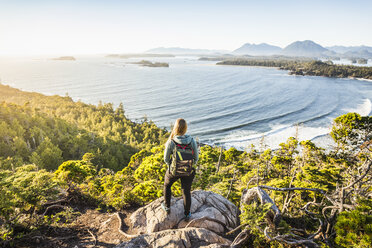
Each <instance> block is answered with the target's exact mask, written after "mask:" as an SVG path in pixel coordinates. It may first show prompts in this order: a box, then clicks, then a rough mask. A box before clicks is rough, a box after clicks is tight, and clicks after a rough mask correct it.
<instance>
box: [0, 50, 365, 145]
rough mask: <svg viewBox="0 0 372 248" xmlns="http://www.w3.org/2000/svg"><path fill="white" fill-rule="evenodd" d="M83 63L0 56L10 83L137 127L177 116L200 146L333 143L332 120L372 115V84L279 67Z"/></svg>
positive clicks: (193, 61) (1, 73)
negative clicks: (109, 108)
mask: <svg viewBox="0 0 372 248" xmlns="http://www.w3.org/2000/svg"><path fill="white" fill-rule="evenodd" d="M76 59H77V60H76V61H59V60H51V59H47V58H27V59H25V58H23V59H21V58H18V59H15V58H13V59H9V58H8V59H5V58H0V79H1V82H2V83H3V84H7V85H10V86H12V87H15V88H19V89H21V90H25V91H35V92H40V93H43V94H47V95H54V94H57V95H62V96H64V95H66V94H68V95H69V96H70V97H72V98H73V99H74V100H76V101H82V102H86V103H92V104H98V103H99V102H100V101H101V102H111V103H113V104H114V106H118V104H119V103H123V104H124V109H125V114H126V116H127V117H128V118H130V119H131V120H133V121H141V120H143V118H145V117H146V118H148V119H150V120H152V121H154V122H155V123H156V124H157V125H158V126H160V127H165V128H167V129H168V130H169V129H170V126H171V123H173V122H174V121H175V120H176V119H177V118H185V119H186V121H187V122H188V133H189V134H191V135H194V136H195V137H198V138H199V140H200V142H203V143H206V144H210V145H222V146H225V147H236V148H238V149H241V150H242V149H246V148H247V147H249V146H250V145H251V144H255V145H262V144H264V145H265V146H266V147H271V148H273V149H275V148H277V147H278V145H279V144H280V143H282V142H285V141H286V139H287V138H288V137H290V136H296V137H298V138H299V139H300V140H307V139H310V140H314V141H315V142H318V143H319V144H320V145H321V144H322V143H324V144H326V143H327V144H328V143H329V137H328V136H327V134H328V133H329V131H330V128H331V125H332V120H333V119H334V118H335V117H337V116H339V115H342V114H345V113H347V112H357V113H359V114H361V115H370V114H371V108H372V104H371V101H372V82H371V81H364V80H355V79H339V78H326V77H312V76H292V75H288V72H287V71H282V70H277V69H275V68H264V67H246V66H221V65H218V66H217V65H215V63H216V62H213V61H199V60H198V57H181V56H178V57H174V58H144V59H146V60H151V61H159V62H168V63H169V68H162V67H161V68H152V67H142V66H139V65H135V64H130V62H134V61H139V60H141V59H142V58H135V59H134V58H132V59H118V58H107V57H104V56H103V55H102V56H95V57H93V56H92V57H84V56H82V57H79V56H77V57H76Z"/></svg>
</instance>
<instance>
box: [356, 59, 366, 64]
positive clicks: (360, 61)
mask: <svg viewBox="0 0 372 248" xmlns="http://www.w3.org/2000/svg"><path fill="white" fill-rule="evenodd" d="M357 63H358V64H360V65H366V64H368V59H363V58H361V59H358V60H357Z"/></svg>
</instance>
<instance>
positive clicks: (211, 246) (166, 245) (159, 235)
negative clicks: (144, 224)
mask: <svg viewBox="0 0 372 248" xmlns="http://www.w3.org/2000/svg"><path fill="white" fill-rule="evenodd" d="M230 244H231V241H229V240H227V239H225V238H222V237H221V236H219V235H217V234H216V233H214V232H212V231H209V230H207V229H204V228H194V227H192V228H183V229H174V230H173V229H172V230H165V231H160V232H155V233H151V234H143V235H140V236H138V237H137V238H134V239H132V240H130V241H128V242H124V243H121V244H120V245H117V246H116V247H115V248H150V247H151V248H158V247H161V248H194V247H195V248H196V247H204V248H221V247H228V246H229V245H230Z"/></svg>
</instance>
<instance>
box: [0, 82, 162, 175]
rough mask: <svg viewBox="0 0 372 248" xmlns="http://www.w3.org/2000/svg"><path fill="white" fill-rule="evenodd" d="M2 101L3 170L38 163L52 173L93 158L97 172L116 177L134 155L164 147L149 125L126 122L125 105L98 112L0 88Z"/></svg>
mask: <svg viewBox="0 0 372 248" xmlns="http://www.w3.org/2000/svg"><path fill="white" fill-rule="evenodd" d="M2 101H5V102H3V103H2V104H1V107H0V114H1V124H0V125H1V129H0V132H1V134H0V137H2V139H1V141H0V147H1V149H0V157H2V159H1V161H0V163H1V164H4V163H5V164H15V165H21V164H23V163H35V164H36V165H37V166H39V167H41V168H45V169H47V170H53V169H57V167H58V166H59V164H60V163H61V162H62V161H65V160H69V159H79V158H81V157H82V156H83V155H84V153H87V152H91V153H94V154H95V163H96V164H97V165H98V166H100V167H105V168H110V169H113V170H115V171H117V170H120V169H122V168H124V167H125V166H126V165H127V164H128V162H129V160H130V157H131V156H132V155H133V154H135V153H136V152H138V151H139V150H141V149H144V148H147V149H150V148H151V147H152V146H154V145H159V144H163V143H164V142H165V140H166V137H167V132H166V130H164V129H160V128H158V127H157V126H156V125H155V124H154V123H152V122H151V121H147V120H144V121H143V122H142V123H134V122H133V121H131V120H129V119H127V118H126V117H125V113H124V108H123V106H122V104H121V105H120V106H118V107H117V108H116V109H114V107H113V105H112V104H110V103H105V104H99V105H98V106H95V105H90V104H85V103H82V102H74V101H72V99H71V98H70V97H61V96H45V95H42V94H39V93H29V92H23V91H20V90H17V89H14V88H11V87H8V86H5V85H1V84H0V102H2ZM15 104H16V105H15Z"/></svg>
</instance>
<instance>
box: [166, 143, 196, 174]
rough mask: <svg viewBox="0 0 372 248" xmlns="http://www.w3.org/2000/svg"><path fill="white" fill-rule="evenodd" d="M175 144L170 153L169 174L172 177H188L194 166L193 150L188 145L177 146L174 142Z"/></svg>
mask: <svg viewBox="0 0 372 248" xmlns="http://www.w3.org/2000/svg"><path fill="white" fill-rule="evenodd" d="M172 142H173V143H174V144H175V146H174V149H173V153H172V162H171V165H170V173H171V174H172V175H173V176H180V177H182V176H190V175H191V173H192V172H193V164H194V150H193V149H192V146H191V143H190V144H187V145H185V144H178V143H177V142H175V141H174V140H172Z"/></svg>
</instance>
